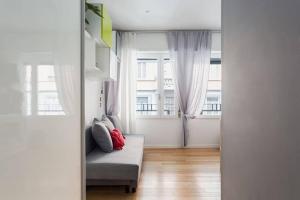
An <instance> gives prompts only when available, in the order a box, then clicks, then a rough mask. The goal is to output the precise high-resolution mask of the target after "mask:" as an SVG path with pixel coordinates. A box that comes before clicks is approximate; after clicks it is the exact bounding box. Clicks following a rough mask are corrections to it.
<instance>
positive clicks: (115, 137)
mask: <svg viewBox="0 0 300 200" xmlns="http://www.w3.org/2000/svg"><path fill="white" fill-rule="evenodd" d="M110 136H111V140H112V142H113V147H114V149H115V150H121V149H123V146H124V145H125V140H124V139H125V137H124V136H123V135H122V133H121V131H120V130H119V129H116V128H115V129H113V130H112V131H111V132H110Z"/></svg>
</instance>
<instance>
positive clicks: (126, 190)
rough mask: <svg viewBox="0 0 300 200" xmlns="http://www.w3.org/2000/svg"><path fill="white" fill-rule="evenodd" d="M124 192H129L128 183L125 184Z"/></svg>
mask: <svg viewBox="0 0 300 200" xmlns="http://www.w3.org/2000/svg"><path fill="white" fill-rule="evenodd" d="M125 192H126V193H129V192H130V186H129V185H126V186H125Z"/></svg>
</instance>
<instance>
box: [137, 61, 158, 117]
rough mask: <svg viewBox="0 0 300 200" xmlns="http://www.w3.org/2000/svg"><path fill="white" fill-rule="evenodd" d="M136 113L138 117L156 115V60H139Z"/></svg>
mask: <svg viewBox="0 0 300 200" xmlns="http://www.w3.org/2000/svg"><path fill="white" fill-rule="evenodd" d="M138 63H139V64H138V71H137V77H138V79H137V94H136V95H137V98H136V111H137V114H138V115H145V116H151V115H158V114H159V110H158V107H159V106H158V79H157V76H158V73H157V72H158V71H157V70H158V60H155V59H151V60H146V59H145V60H139V62H138Z"/></svg>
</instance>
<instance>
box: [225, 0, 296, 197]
mask: <svg viewBox="0 0 300 200" xmlns="http://www.w3.org/2000/svg"><path fill="white" fill-rule="evenodd" d="M222 5H223V8H222V9H223V22H222V24H223V34H224V35H223V47H224V48H223V52H224V54H223V63H222V64H223V92H224V93H223V94H224V95H223V106H222V108H223V117H222V167H221V168H222V200H269V199H272V200H298V199H300V190H299V188H300V172H299V169H300V145H299V141H300V134H299V133H300V123H299V119H300V106H299V105H300V104H299V102H300V89H299V85H300V79H299V74H300V67H299V63H300V26H299V18H300V12H299V7H300V3H299V1H295V0H285V1H282V0H273V1H249V0H225V1H223V3H222Z"/></svg>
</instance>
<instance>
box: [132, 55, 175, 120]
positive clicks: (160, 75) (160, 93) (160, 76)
mask: <svg viewBox="0 0 300 200" xmlns="http://www.w3.org/2000/svg"><path fill="white" fill-rule="evenodd" d="M147 59H149V60H157V61H158V65H157V67H158V69H157V84H158V87H157V95H156V96H157V102H158V103H157V106H158V111H157V115H139V114H138V113H136V118H137V119H177V118H178V109H179V106H178V100H177V97H176V90H175V89H174V101H175V102H174V106H175V114H174V115H164V104H165V102H164V99H165V93H164V63H165V61H166V60H169V59H170V54H169V52H168V51H138V52H137V60H147ZM136 80H137V81H139V80H140V79H138V78H137V79H136Z"/></svg>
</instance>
